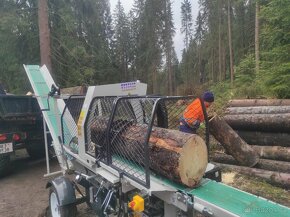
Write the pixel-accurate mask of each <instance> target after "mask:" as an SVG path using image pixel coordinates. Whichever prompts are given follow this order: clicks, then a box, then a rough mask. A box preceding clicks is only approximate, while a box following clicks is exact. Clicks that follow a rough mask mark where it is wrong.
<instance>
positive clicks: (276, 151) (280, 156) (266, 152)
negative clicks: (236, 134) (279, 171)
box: [253, 145, 290, 169]
mask: <svg viewBox="0 0 290 217" xmlns="http://www.w3.org/2000/svg"><path fill="white" fill-rule="evenodd" d="M253 149H254V150H255V151H256V152H257V153H258V154H259V156H260V157H261V158H266V159H272V160H281V161H290V148H286V147H281V146H256V145H255V146H253ZM289 169H290V168H289Z"/></svg>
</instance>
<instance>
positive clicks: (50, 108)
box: [24, 65, 70, 168]
mask: <svg viewBox="0 0 290 217" xmlns="http://www.w3.org/2000/svg"><path fill="white" fill-rule="evenodd" d="M24 68H25V71H26V74H27V76H28V78H29V81H30V83H31V85H32V88H33V91H34V94H35V96H36V98H37V101H38V104H39V105H40V108H41V109H42V114H43V117H44V119H45V121H46V123H47V126H48V129H49V131H50V134H51V136H52V139H53V144H54V149H55V152H56V153H57V157H58V161H59V163H60V165H61V167H62V168H65V167H66V163H65V162H64V159H63V158H62V157H61V156H60V155H59V154H60V153H62V150H61V145H60V143H59V135H61V129H60V127H61V124H60V116H61V111H60V107H64V102H61V101H60V102H59V103H58V104H57V105H56V101H55V100H54V99H53V98H48V93H49V92H50V90H51V85H53V84H54V81H53V79H52V77H51V75H50V74H49V72H48V71H47V68H40V67H39V66H38V65H25V66H24ZM63 128H64V133H65V134H69V133H70V130H69V128H68V125H67V124H66V123H64V126H63Z"/></svg>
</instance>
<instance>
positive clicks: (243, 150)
mask: <svg viewBox="0 0 290 217" xmlns="http://www.w3.org/2000/svg"><path fill="white" fill-rule="evenodd" d="M209 130H210V133H211V134H212V135H213V136H214V137H215V138H216V140H217V141H219V142H220V143H221V144H222V146H223V147H224V148H225V149H226V151H227V153H229V154H231V155H232V156H233V157H234V158H235V159H236V160H237V161H238V162H239V163H240V164H241V165H245V166H249V167H252V166H254V165H255V164H256V163H258V161H259V157H258V155H257V153H256V152H255V151H254V150H253V149H252V147H251V146H250V145H248V144H247V143H246V142H245V141H244V140H242V139H241V138H240V137H239V135H238V134H237V133H236V132H235V131H234V130H233V129H232V128H231V127H230V126H229V125H228V124H227V123H226V122H225V121H224V119H223V118H220V117H218V116H215V117H214V118H212V119H211V120H210V121H209Z"/></svg>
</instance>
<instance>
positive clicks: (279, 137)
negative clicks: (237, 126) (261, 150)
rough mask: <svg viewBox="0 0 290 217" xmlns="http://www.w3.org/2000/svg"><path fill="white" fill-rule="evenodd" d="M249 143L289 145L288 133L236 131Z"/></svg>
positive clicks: (289, 137)
mask: <svg viewBox="0 0 290 217" xmlns="http://www.w3.org/2000/svg"><path fill="white" fill-rule="evenodd" d="M236 132H237V133H238V134H239V136H240V137H241V138H242V139H243V140H245V141H246V142H247V143H248V144H250V145H261V146H284V147H290V134H289V133H270V132H258V131H242V130H238V131H236Z"/></svg>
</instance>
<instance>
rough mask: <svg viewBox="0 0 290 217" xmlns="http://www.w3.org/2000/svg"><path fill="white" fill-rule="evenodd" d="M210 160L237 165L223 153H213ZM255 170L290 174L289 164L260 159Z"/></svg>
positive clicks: (230, 157)
mask: <svg viewBox="0 0 290 217" xmlns="http://www.w3.org/2000/svg"><path fill="white" fill-rule="evenodd" d="M211 160H212V161H214V162H217V163H224V164H232V165H239V163H238V162H237V161H236V160H235V159H234V158H233V157H232V156H231V155H227V154H223V153H214V154H212V155H211ZM255 168H259V169H264V170H270V171H277V172H283V173H290V162H284V161H275V160H267V159H260V160H259V162H258V163H257V164H256V165H255Z"/></svg>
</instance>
